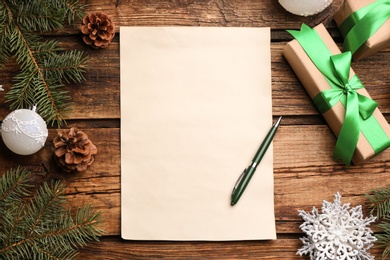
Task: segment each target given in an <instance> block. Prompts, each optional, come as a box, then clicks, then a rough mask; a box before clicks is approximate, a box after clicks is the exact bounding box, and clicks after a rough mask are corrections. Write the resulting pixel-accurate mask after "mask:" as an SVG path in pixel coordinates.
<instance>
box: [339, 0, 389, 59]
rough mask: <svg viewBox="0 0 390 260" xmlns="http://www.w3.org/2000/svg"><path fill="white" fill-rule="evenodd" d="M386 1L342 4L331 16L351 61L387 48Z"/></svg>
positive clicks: (371, 0) (387, 14)
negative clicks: (350, 54)
mask: <svg viewBox="0 0 390 260" xmlns="http://www.w3.org/2000/svg"><path fill="white" fill-rule="evenodd" d="M389 18H390V0H377V1H375V0H345V1H344V3H343V4H342V5H341V7H340V9H339V10H338V11H337V12H336V14H335V15H334V16H333V19H334V20H335V22H336V24H337V25H338V26H339V28H340V31H341V34H342V35H343V36H344V47H343V50H344V51H346V50H350V51H351V52H352V54H353V58H354V60H359V59H363V58H365V57H367V56H369V55H371V54H373V53H375V52H377V51H380V50H382V49H384V48H386V47H387V46H390V19H389Z"/></svg>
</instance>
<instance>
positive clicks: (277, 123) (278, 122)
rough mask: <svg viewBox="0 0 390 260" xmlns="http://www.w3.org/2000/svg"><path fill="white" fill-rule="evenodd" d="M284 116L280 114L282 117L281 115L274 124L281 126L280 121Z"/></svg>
mask: <svg viewBox="0 0 390 260" xmlns="http://www.w3.org/2000/svg"><path fill="white" fill-rule="evenodd" d="M282 117H283V116H280V117H279V119H278V120H277V121H276V122H275V124H274V126H279V124H280V121H282Z"/></svg>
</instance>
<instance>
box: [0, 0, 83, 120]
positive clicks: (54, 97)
mask: <svg viewBox="0 0 390 260" xmlns="http://www.w3.org/2000/svg"><path fill="white" fill-rule="evenodd" d="M83 7H84V6H82V5H79V3H78V0H25V1H20V0H3V1H0V68H2V67H4V65H5V64H6V62H7V61H8V60H9V59H10V58H11V57H14V58H15V60H16V62H17V63H18V65H19V67H20V72H19V73H18V74H17V75H16V76H15V78H14V83H13V85H12V88H11V90H10V91H9V92H8V93H7V94H6V101H7V102H9V103H10V109H12V110H14V109H19V108H31V107H32V106H34V105H36V106H37V112H38V113H39V114H40V115H41V116H42V117H43V118H45V119H46V120H47V121H48V122H49V123H51V124H54V123H57V125H58V126H61V125H62V124H63V123H64V122H65V119H66V117H67V113H68V112H69V111H70V110H71V109H72V103H71V100H70V96H69V94H68V93H67V92H66V91H64V90H62V87H63V86H64V83H72V82H74V83H78V82H82V81H83V80H84V76H83V73H84V72H85V70H86V62H87V60H86V58H85V57H84V55H83V53H82V52H81V51H75V50H72V51H64V49H63V48H61V47H60V46H59V43H58V42H57V41H55V40H47V41H43V37H41V36H40V35H39V33H42V32H47V31H52V30H57V29H62V28H63V27H64V24H65V23H68V24H72V23H73V22H74V21H75V20H77V19H81V17H82V16H83Z"/></svg>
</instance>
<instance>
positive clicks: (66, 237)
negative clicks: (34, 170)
mask: <svg viewBox="0 0 390 260" xmlns="http://www.w3.org/2000/svg"><path fill="white" fill-rule="evenodd" d="M30 177H31V175H30V173H29V172H27V171H25V170H22V169H20V168H17V169H16V170H10V171H8V172H6V173H5V174H4V175H3V176H2V178H1V179H0V181H1V182H0V197H1V198H3V199H2V200H0V209H2V214H0V223H1V225H0V259H73V258H74V257H75V256H76V255H77V251H76V249H77V248H78V247H80V246H84V245H86V244H87V242H88V241H91V240H95V241H98V237H99V236H101V235H102V234H103V231H102V230H101V229H99V228H98V227H97V226H98V225H100V224H101V222H102V218H101V213H100V212H97V211H95V210H94V209H92V208H91V206H90V205H86V206H83V207H80V208H79V209H78V210H77V211H76V214H75V215H76V216H75V217H72V213H71V210H70V209H65V207H64V203H65V202H66V201H65V197H64V186H63V185H62V184H61V182H54V183H52V184H49V183H47V182H44V184H43V185H41V186H40V187H39V188H38V189H37V190H35V191H32V190H31V189H27V188H28V187H29V184H28V183H29V182H30ZM19 186H21V187H19ZM33 195H34V196H33Z"/></svg>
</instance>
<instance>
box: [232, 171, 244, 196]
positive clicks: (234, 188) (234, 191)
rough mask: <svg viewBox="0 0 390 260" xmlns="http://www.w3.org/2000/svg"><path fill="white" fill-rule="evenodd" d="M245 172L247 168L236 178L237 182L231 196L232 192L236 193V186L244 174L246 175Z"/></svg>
mask: <svg viewBox="0 0 390 260" xmlns="http://www.w3.org/2000/svg"><path fill="white" fill-rule="evenodd" d="M246 171H247V168H245V169H244V171H243V172H242V173H241V174H240V176H239V177H238V179H237V181H236V184H234V188H233V191H232V195H233V194H234V192H235V191H236V189H237V186H238V184H239V183H240V181H241V179H242V177H244V174H245V173H246Z"/></svg>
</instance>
